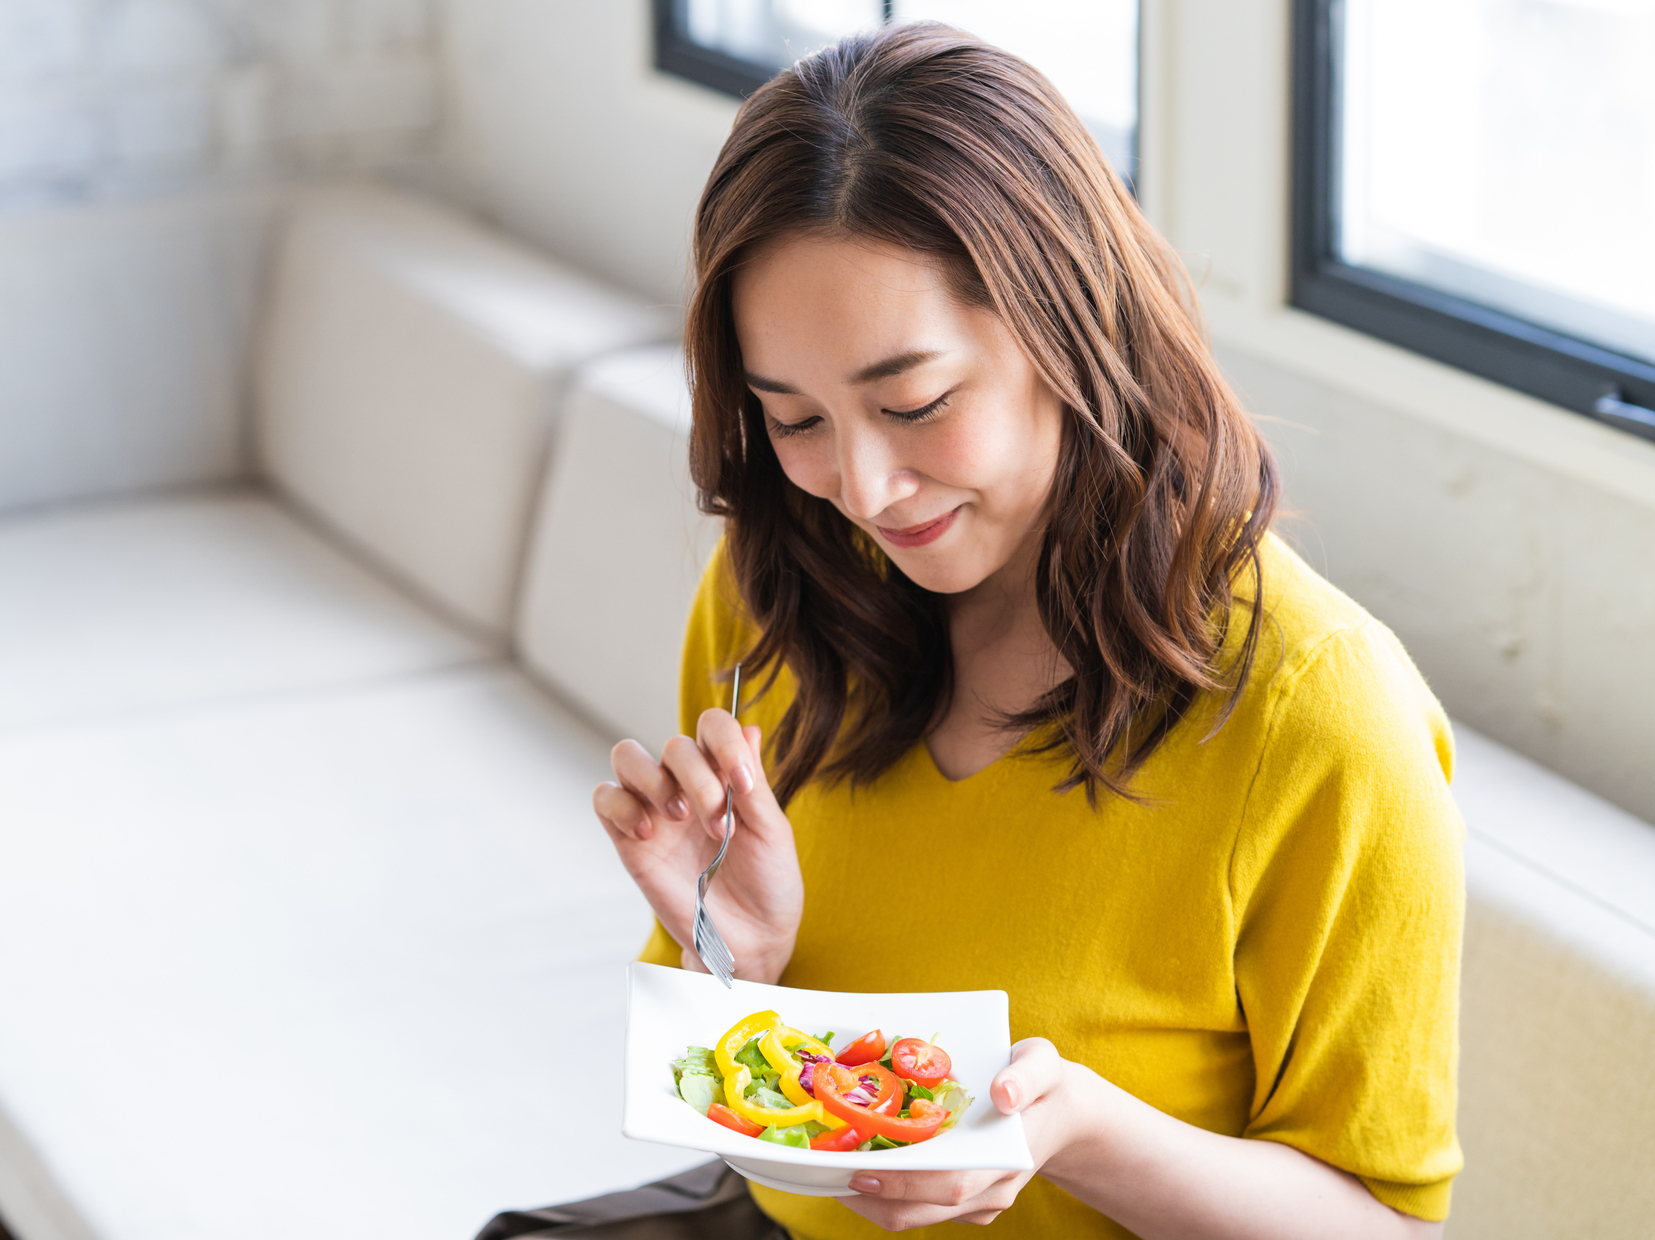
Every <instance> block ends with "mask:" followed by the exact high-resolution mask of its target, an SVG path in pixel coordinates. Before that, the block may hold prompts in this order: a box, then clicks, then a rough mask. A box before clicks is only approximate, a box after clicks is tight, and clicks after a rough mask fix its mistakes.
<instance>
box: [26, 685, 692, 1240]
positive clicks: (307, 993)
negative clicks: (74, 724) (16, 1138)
mask: <svg viewBox="0 0 1655 1240" xmlns="http://www.w3.org/2000/svg"><path fill="white" fill-rule="evenodd" d="M606 758H607V755H606V746H605V744H604V742H603V741H602V740H601V739H600V738H598V737H596V736H594V735H593V734H592V733H591V732H590V731H588V730H587V729H586V727H585V726H584V725H582V724H579V723H577V722H575V721H574V720H573V719H572V718H571V717H570V716H569V715H567V714H566V713H564V712H563V711H562V710H561V709H560V708H559V707H557V706H555V705H553V704H552V703H550V702H549V701H548V700H547V699H546V698H545V697H544V696H543V695H542V694H541V693H540V692H539V691H538V690H536V689H535V688H533V687H532V686H530V685H529V684H528V683H527V682H525V681H524V680H523V679H522V678H521V677H519V676H518V675H517V674H516V673H515V672H512V671H510V670H508V669H505V668H499V667H493V668H468V669H457V670H454V671H452V672H449V673H446V674H439V675H432V676H424V677H417V678H407V679H403V680H399V681H393V682H385V683H378V684H373V685H357V686H355V687H352V688H347V689H341V690H338V691H336V692H333V693H329V694H319V695H314V696H308V697H303V698H283V699H276V700H271V699H266V700H259V701H243V702H239V703H232V704H226V705H223V706H220V707H217V708H212V709H205V708H203V709H198V710H194V711H189V712H180V713H178V714H175V715H169V716H166V717H158V718H150V719H143V720H124V721H116V722H109V723H102V724H96V725H85V726H81V727H78V728H60V729H55V730H51V731H43V732H38V733H35V734H33V735H12V736H8V737H0V994H3V995H4V996H5V1002H4V1003H0V1110H3V1111H4V1112H5V1114H6V1116H7V1118H8V1119H9V1126H10V1128H11V1129H12V1131H13V1133H14V1135H20V1136H21V1138H22V1139H23V1140H25V1141H26V1142H27V1143H28V1144H29V1145H30V1146H31V1147H32V1149H33V1152H34V1154H35V1155H36V1157H37V1161H38V1165H39V1166H41V1167H43V1168H46V1169H48V1170H49V1173H50V1177H51V1180H52V1181H53V1184H52V1185H49V1186H47V1187H46V1189H45V1191H43V1192H40V1193H37V1194H36V1197H35V1198H30V1199H29V1200H24V1201H22V1203H21V1208H19V1201H18V1193H19V1192H20V1191H22V1190H19V1189H18V1188H17V1186H16V1185H15V1184H13V1185H12V1186H11V1189H10V1192H11V1193H12V1196H11V1199H9V1200H0V1210H5V1211H6V1212H7V1213H8V1216H9V1217H12V1218H13V1219H14V1220H15V1222H14V1226H17V1227H18V1228H20V1229H23V1228H25V1227H27V1230H26V1232H25V1233H24V1234H26V1235H27V1236H28V1240H67V1238H68V1237H70V1236H75V1237H77V1238H78V1237H82V1236H95V1237H99V1238H101V1240H223V1238H224V1237H229V1236H235V1237H237V1238H238V1240H291V1238H292V1237H295V1236H304V1237H306V1238H307V1240H332V1238H334V1237H337V1238H338V1240H347V1238H348V1240H360V1238H361V1237H364V1236H396V1237H399V1238H400V1240H420V1238H423V1237H429V1238H430V1240H439V1238H441V1240H454V1238H455V1237H464V1236H467V1235H470V1234H472V1233H473V1232H474V1231H475V1230H476V1229H477V1228H478V1227H480V1226H481V1225H482V1224H483V1223H484V1222H486V1221H487V1220H488V1218H489V1217H490V1216H491V1215H492V1214H493V1213H494V1212H495V1211H497V1210H500V1209H504V1208H508V1207H524V1206H535V1205H541V1204H545V1203H547V1202H550V1201H555V1200H567V1199H573V1198H579V1197H585V1196H589V1195H591V1194H593V1193H598V1192H602V1191H606V1190H609V1189H618V1188H622V1187H625V1186H628V1185H631V1184H635V1183H639V1182H642V1181H645V1180H648V1179H651V1178H654V1177H657V1176H664V1175H668V1174H673V1173H675V1172H677V1171H680V1170H683V1169H684V1168H686V1167H688V1166H690V1165H693V1164H694V1163H696V1162H698V1161H701V1160H700V1159H699V1158H698V1157H697V1156H696V1155H694V1154H693V1153H691V1152H689V1151H682V1150H670V1149H666V1148H664V1147H655V1146H647V1145H641V1144H635V1143H632V1142H628V1141H627V1140H625V1139H624V1138H623V1137H622V1136H621V1134H620V1126H619V1115H620V1102H621V1100H620V1085H619V1082H620V1064H621V1034H622V1029H623V1026H624V1020H625V977H624V965H625V963H626V961H627V960H628V959H630V958H631V957H633V956H634V955H635V954H636V952H637V950H638V948H639V946H640V944H641V943H642V942H643V941H644V939H645V937H646V936H647V933H648V930H649V924H650V923H649V914H648V909H647V906H646V905H645V904H644V903H643V901H642V899H641V897H639V895H638V894H637V893H636V891H635V889H634V888H633V886H632V884H631V883H630V881H629V880H628V879H627V876H626V874H625V872H624V871H623V870H622V869H621V867H620V865H619V863H618V861H617V860H616V859H615V857H614V854H613V850H612V849H611V846H610V844H609V842H608V839H607V838H606V837H605V836H604V834H603V832H602V831H601V830H600V829H599V828H598V826H597V825H596V823H595V822H594V821H593V818H592V814H591V808H590V804H591V801H590V798H591V789H592V786H593V785H594V784H595V783H596V782H597V781H598V780H599V779H600V778H602V777H603V776H604V774H605V773H606V771H607V760H606ZM89 772H95V773H96V777H95V778H88V777H87V775H88V773H89ZM663 1071H665V1065H663ZM3 1152H4V1151H0V1153H3ZM11 1161H13V1162H15V1160H11ZM54 1198H55V1199H56V1200H57V1201H58V1204H57V1205H55V1206H54V1205H53V1199H54ZM41 1202H44V1203H45V1204H40V1203H41ZM31 1203H33V1204H31ZM63 1203H67V1204H66V1205H65V1204H63ZM54 1209H56V1210H57V1211H58V1214H59V1217H58V1218H56V1219H55V1220H54V1219H53V1218H52V1211H53V1210H54ZM30 1210H33V1211H34V1213H33V1214H31V1215H29V1222H28V1224H25V1221H24V1217H25V1214H27V1213H28V1211H30ZM66 1210H68V1211H72V1212H73V1214H74V1216H75V1217H71V1218H64V1217H62V1215H63V1213H64V1212H65V1211H66ZM42 1219H45V1220H46V1221H45V1222H42V1221H41V1220H42Z"/></svg>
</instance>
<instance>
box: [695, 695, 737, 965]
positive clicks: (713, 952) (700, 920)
mask: <svg viewBox="0 0 1655 1240" xmlns="http://www.w3.org/2000/svg"><path fill="white" fill-rule="evenodd" d="M740 705H741V664H739V663H737V664H736V674H735V682H734V683H733V684H732V685H731V686H730V714H731V715H732V716H734V715H735V713H736V709H737V708H738V707H739V706H740ZM735 826H736V792H735V789H734V788H732V787H731V786H730V785H729V784H725V785H724V842H723V843H722V844H720V845H719V846H718V856H716V857H714V858H713V863H712V864H711V865H709V866H708V867H707V868H706V869H705V870H702V871H701V877H700V878H698V879H696V880H695V954H696V955H697V956H700V957H701V963H702V964H704V965H706V966H707V968H708V969H709V970H710V971H711V972H712V975H713V976H714V977H716V978H717V979H718V980H719V981H721V982H723V983H724V985H725V986H726V987H728V986H729V985H730V979H731V978H733V977H734V976H735V975H736V958H735V957H734V956H732V955H731V954H730V948H729V946H728V945H727V944H726V943H725V942H724V936H723V935H722V934H720V933H719V932H718V927H717V926H715V925H713V919H712V917H711V916H709V915H708V913H707V887H708V885H709V884H710V883H711V882H712V881H713V875H714V874H717V873H718V867H719V865H720V864H721V863H722V862H723V861H724V854H725V853H726V852H727V851H729V847H730V836H731V835H733V834H734V833H735Z"/></svg>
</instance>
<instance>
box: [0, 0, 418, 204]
mask: <svg viewBox="0 0 1655 1240" xmlns="http://www.w3.org/2000/svg"><path fill="white" fill-rule="evenodd" d="M434 8H435V0H5V3H3V4H0V207H15V206H17V205H21V204H31V203H33V204H39V203H60V202H65V201H77V200H81V199H86V198H104V197H110V196H127V195H131V194H134V193H153V192H155V191H156V190H158V189H162V190H165V189H177V188H180V187H187V186H195V185H199V184H201V183H203V182H204V181H209V180H214V179H227V178H246V177H248V176H260V175H264V176H268V175H269V174H272V173H281V172H293V171H313V170H317V169H337V168H342V167H343V168H351V169H361V168H364V167H385V166H391V165H395V164H398V163H402V162H406V161H409V160H416V159H418V158H419V157H420V156H421V154H422V153H423V152H424V151H425V149H426V148H427V147H428V146H429V142H430V139H431V136H432V134H433V133H434V131H435V126H436V122H437V115H438V91H437V81H436V73H435V54H434V50H435V38H436V30H435V24H434V20H433V17H434Z"/></svg>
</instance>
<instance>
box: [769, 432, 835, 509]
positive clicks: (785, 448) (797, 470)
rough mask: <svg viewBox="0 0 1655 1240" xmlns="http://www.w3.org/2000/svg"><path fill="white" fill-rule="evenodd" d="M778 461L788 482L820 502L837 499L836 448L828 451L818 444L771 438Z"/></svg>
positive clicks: (828, 448) (827, 447)
mask: <svg viewBox="0 0 1655 1240" xmlns="http://www.w3.org/2000/svg"><path fill="white" fill-rule="evenodd" d="M770 444H771V447H773V448H774V449H775V450H776V460H778V461H779V462H781V467H782V473H784V474H786V475H787V480H788V481H789V482H791V483H792V484H793V485H794V486H796V487H798V488H799V490H801V491H803V492H804V493H805V494H807V495H814V496H815V497H816V498H817V499H827V500H831V499H836V498H838V495H839V480H838V477H837V475H836V471H835V467H834V461H833V453H832V446H831V444H830V445H827V446H826V448H824V447H822V446H820V445H818V444H814V443H792V442H790V441H789V440H786V439H780V440H778V439H771V441H770Z"/></svg>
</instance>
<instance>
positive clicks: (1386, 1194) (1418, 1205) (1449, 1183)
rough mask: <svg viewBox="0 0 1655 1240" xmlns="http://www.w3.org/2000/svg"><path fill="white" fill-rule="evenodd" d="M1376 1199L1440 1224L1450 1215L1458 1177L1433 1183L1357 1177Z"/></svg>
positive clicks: (1392, 1207)
mask: <svg viewBox="0 0 1655 1240" xmlns="http://www.w3.org/2000/svg"><path fill="white" fill-rule="evenodd" d="M1356 1178H1357V1179H1359V1180H1361V1181H1362V1185H1363V1187H1365V1188H1366V1189H1367V1190H1368V1192H1370V1193H1372V1194H1373V1196H1374V1200H1376V1201H1378V1202H1381V1203H1382V1204H1384V1205H1387V1206H1390V1208H1391V1209H1393V1210H1397V1211H1400V1212H1401V1213H1403V1214H1411V1215H1413V1216H1414V1217H1415V1218H1418V1219H1424V1220H1425V1221H1426V1222H1427V1223H1440V1222H1442V1221H1443V1220H1444V1219H1445V1218H1447V1217H1448V1204H1449V1199H1450V1198H1451V1197H1452V1196H1453V1191H1454V1179H1453V1177H1452V1176H1450V1177H1449V1178H1448V1179H1446V1180H1437V1181H1434V1182H1433V1183H1430V1184H1401V1183H1398V1182H1396V1181H1395V1180H1375V1179H1371V1178H1369V1177H1368V1176H1365V1175H1361V1176H1357V1177H1356Z"/></svg>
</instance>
